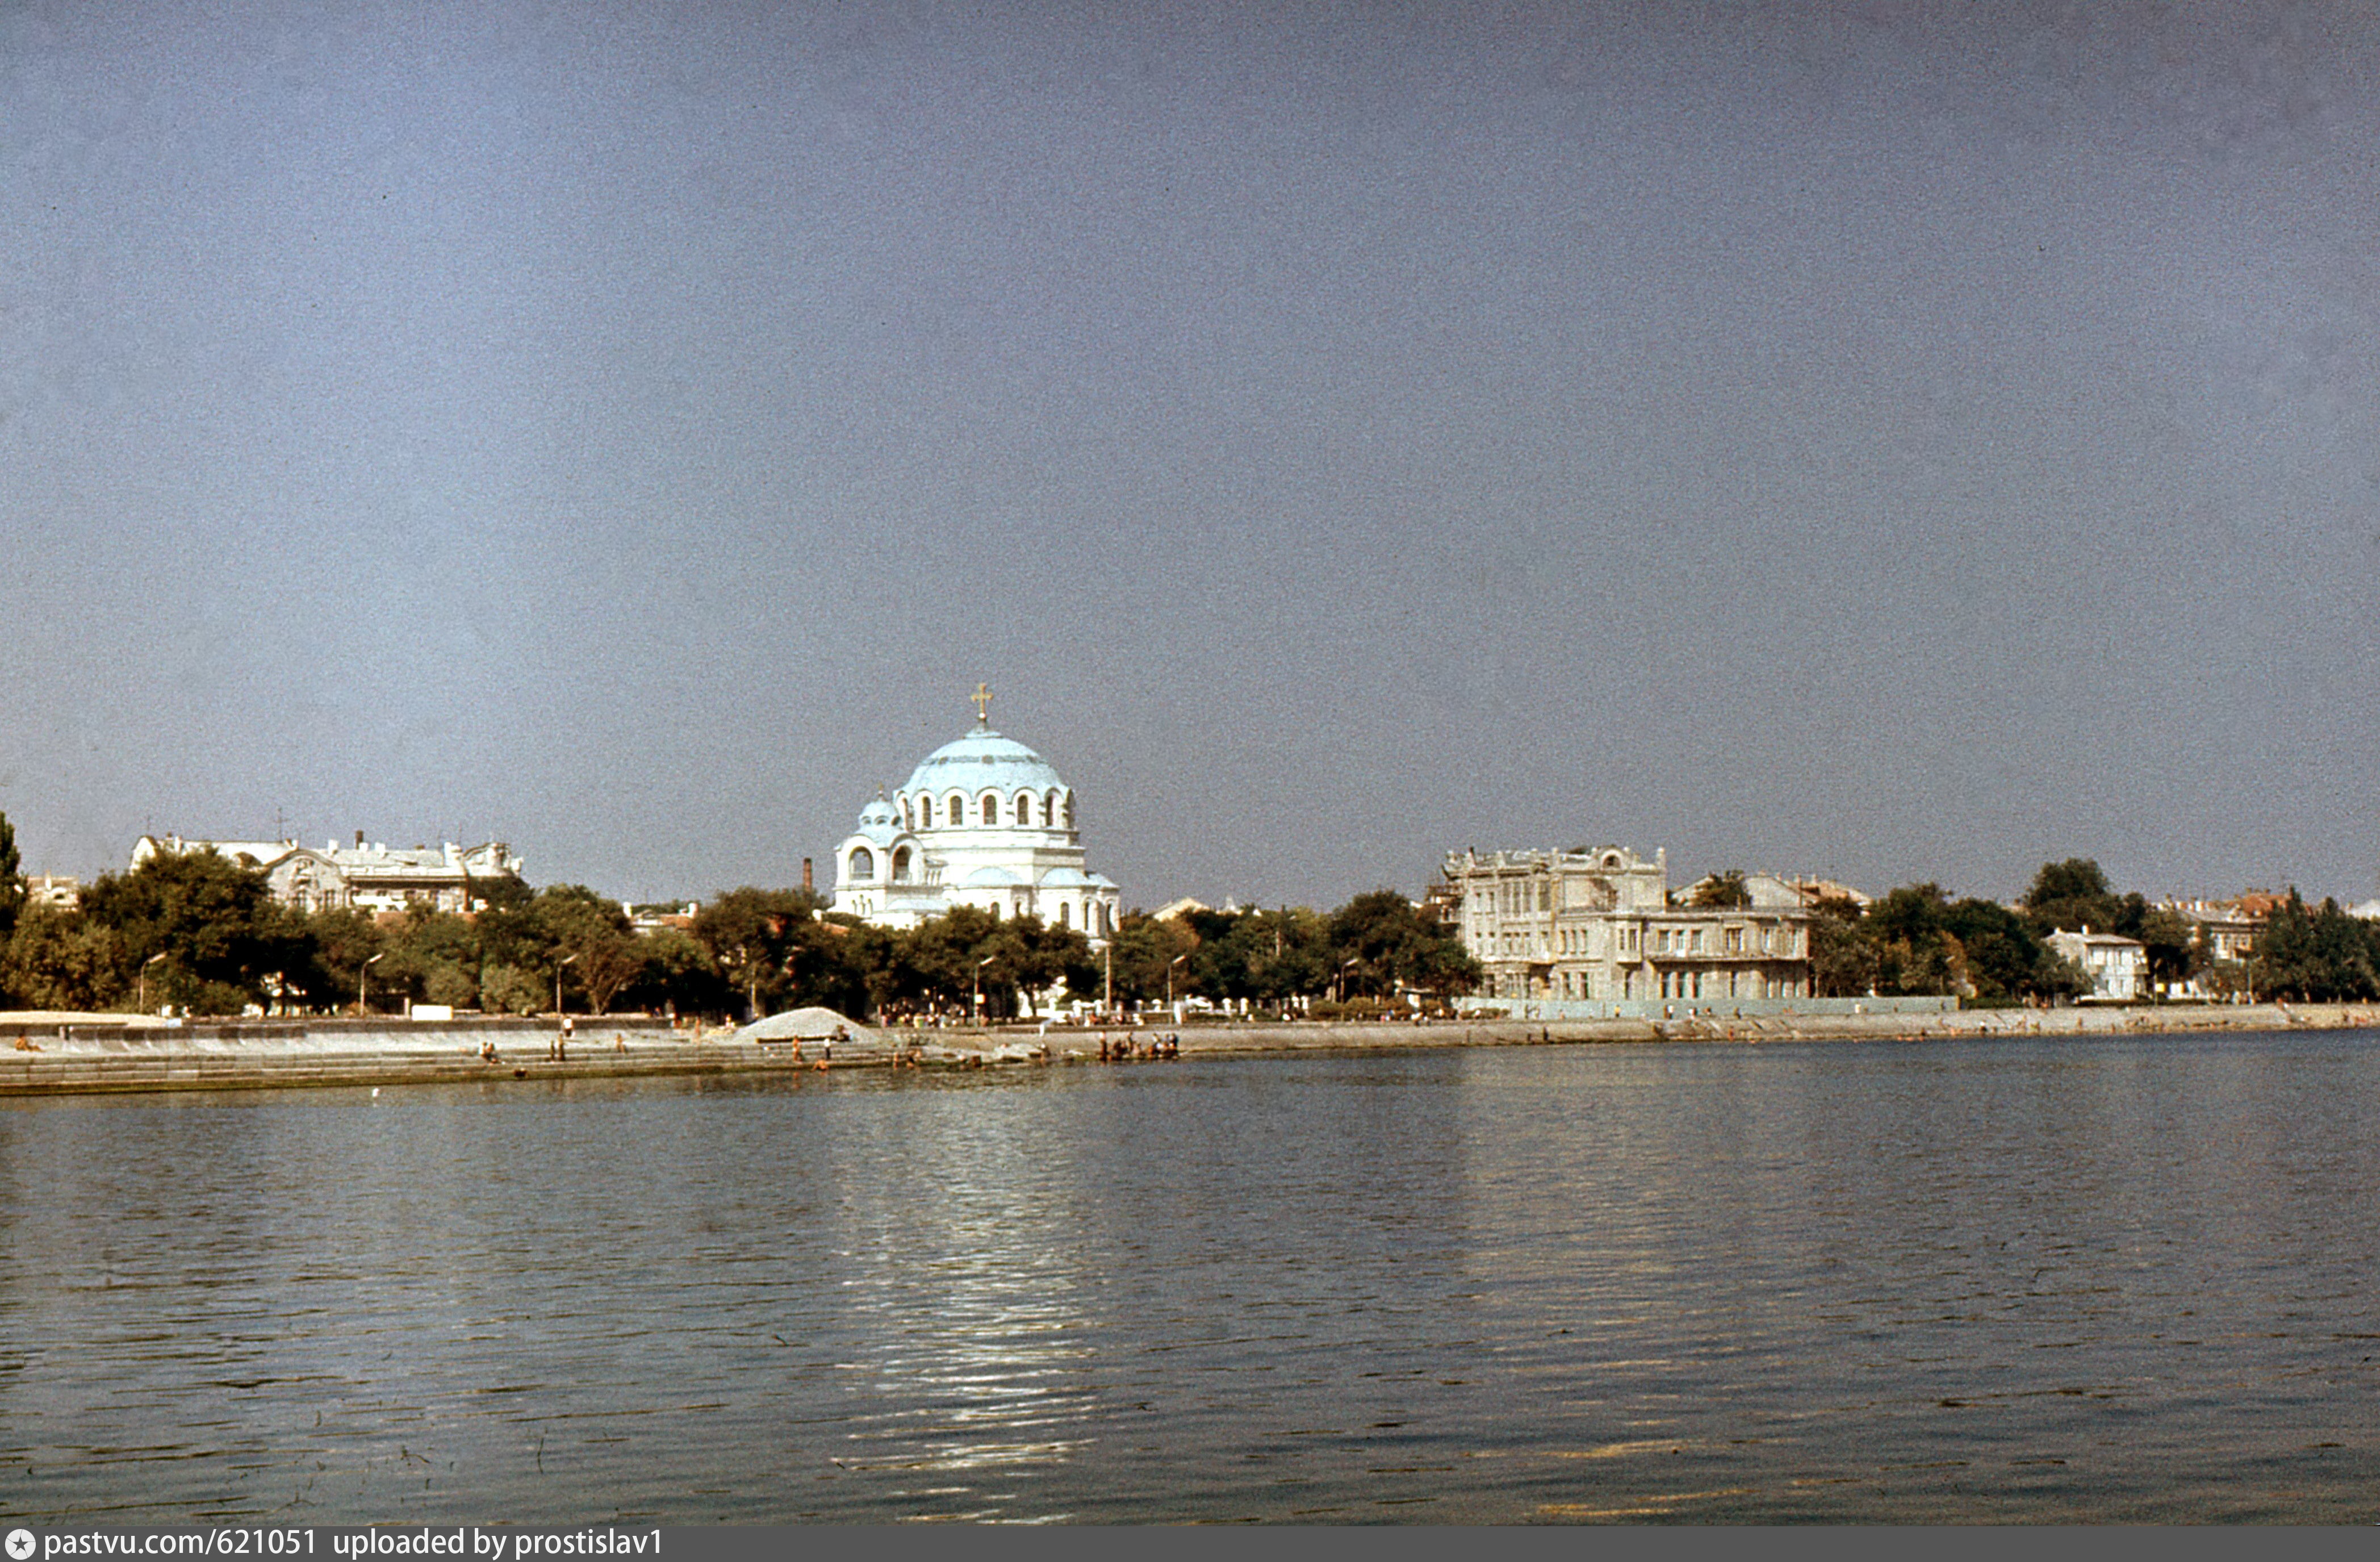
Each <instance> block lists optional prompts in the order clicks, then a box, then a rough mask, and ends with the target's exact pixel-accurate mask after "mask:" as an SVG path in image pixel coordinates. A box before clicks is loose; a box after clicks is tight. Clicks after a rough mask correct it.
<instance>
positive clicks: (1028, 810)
mask: <svg viewBox="0 0 2380 1562" xmlns="http://www.w3.org/2000/svg"><path fill="white" fill-rule="evenodd" d="M1016 822H1017V823H1018V824H1032V823H1033V794H1032V793H1030V792H1019V793H1017V794H1016Z"/></svg>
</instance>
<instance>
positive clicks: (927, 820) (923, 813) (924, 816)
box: [917, 798, 934, 830]
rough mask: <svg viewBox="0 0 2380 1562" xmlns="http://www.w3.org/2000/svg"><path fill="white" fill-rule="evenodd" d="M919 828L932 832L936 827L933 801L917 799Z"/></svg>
mask: <svg viewBox="0 0 2380 1562" xmlns="http://www.w3.org/2000/svg"><path fill="white" fill-rule="evenodd" d="M917 827H918V828H919V829H921V830H930V829H932V828H933V827H934V799H931V798H919V799H917Z"/></svg>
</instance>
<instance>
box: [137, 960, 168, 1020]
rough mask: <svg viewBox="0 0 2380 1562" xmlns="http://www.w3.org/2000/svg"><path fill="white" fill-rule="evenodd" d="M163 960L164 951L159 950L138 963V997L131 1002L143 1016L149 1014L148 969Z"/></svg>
mask: <svg viewBox="0 0 2380 1562" xmlns="http://www.w3.org/2000/svg"><path fill="white" fill-rule="evenodd" d="M164 958H165V954H164V950H162V949H161V950H159V951H158V952H157V953H156V954H153V955H152V956H150V957H149V958H147V959H145V960H143V961H141V962H140V996H139V997H138V998H136V999H135V1000H133V1003H134V1007H137V1008H139V1009H140V1012H141V1013H143V1014H146V1013H148V1012H149V968H150V967H151V966H153V965H155V964H156V963H157V962H158V961H159V960H162V959H164Z"/></svg>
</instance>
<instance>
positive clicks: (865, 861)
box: [851, 846, 876, 882]
mask: <svg viewBox="0 0 2380 1562" xmlns="http://www.w3.org/2000/svg"><path fill="white" fill-rule="evenodd" d="M851 876H852V878H853V880H854V881H855V882H856V881H857V880H860V879H872V878H874V877H875V876H876V854H875V853H874V852H872V851H870V850H868V848H866V847H864V846H861V847H854V848H852V852H851Z"/></svg>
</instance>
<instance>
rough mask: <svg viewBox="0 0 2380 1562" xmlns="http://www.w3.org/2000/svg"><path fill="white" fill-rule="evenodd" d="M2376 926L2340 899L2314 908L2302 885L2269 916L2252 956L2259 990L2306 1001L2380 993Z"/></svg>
mask: <svg viewBox="0 0 2380 1562" xmlns="http://www.w3.org/2000/svg"><path fill="white" fill-rule="evenodd" d="M2375 943H2380V940H2375V938H2374V929H2373V928H2372V927H2371V926H2370V925H2369V924H2367V923H2365V922H2362V921H2358V920H2357V919H2355V918H2353V917H2350V916H2349V915H2348V914H2347V913H2346V912H2344V911H2342V910H2340V909H2339V908H2338V901H2336V900H2325V901H2324V902H2323V903H2322V906H2321V909H2318V910H2311V911H2310V910H2308V909H2306V903H2305V900H2304V898H2303V897H2301V896H2300V895H2299V894H2298V892H2297V890H2296V889H2294V888H2292V889H2291V890H2290V891H2289V899H2288V900H2286V901H2285V902H2283V903H2282V904H2281V905H2280V906H2278V907H2277V908H2276V909H2274V911H2273V914H2272V915H2271V916H2270V917H2268V918H2266V919H2265V926H2264V930H2263V931H2262V932H2261V933H2259V934H2257V935H2256V943H2255V947H2254V949H2253V953H2252V956H2251V958H2252V960H2253V966H2254V970H2253V976H2254V985H2255V991H2256V992H2257V994H2258V995H2261V996H2264V997H2269V998H2295V999H2298V1000H2300V1001H2302V1002H2306V1003H2353V1002H2359V1001H2362V1000H2364V999H2368V998H2371V997H2374V996H2375V995H2380V947H2375Z"/></svg>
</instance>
